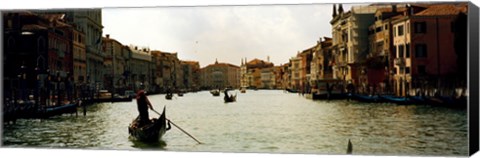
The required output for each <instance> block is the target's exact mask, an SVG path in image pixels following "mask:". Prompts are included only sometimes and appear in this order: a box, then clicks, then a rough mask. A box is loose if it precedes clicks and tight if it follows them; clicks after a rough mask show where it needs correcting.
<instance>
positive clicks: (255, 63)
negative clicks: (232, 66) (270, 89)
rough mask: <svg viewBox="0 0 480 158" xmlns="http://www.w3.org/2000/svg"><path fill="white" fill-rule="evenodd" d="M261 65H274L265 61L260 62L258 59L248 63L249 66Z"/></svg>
mask: <svg viewBox="0 0 480 158" xmlns="http://www.w3.org/2000/svg"><path fill="white" fill-rule="evenodd" d="M259 64H272V63H271V62H267V61H263V60H260V59H257V58H255V59H253V60H251V61H249V62H247V65H259Z"/></svg>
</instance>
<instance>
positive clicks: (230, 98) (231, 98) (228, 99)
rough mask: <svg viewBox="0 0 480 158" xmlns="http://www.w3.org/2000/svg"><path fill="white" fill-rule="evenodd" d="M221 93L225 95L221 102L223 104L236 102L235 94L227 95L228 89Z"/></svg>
mask: <svg viewBox="0 0 480 158" xmlns="http://www.w3.org/2000/svg"><path fill="white" fill-rule="evenodd" d="M223 93H224V94H225V97H223V100H225V103H229V102H234V101H236V100H237V94H235V95H228V89H225V91H224V92H223Z"/></svg>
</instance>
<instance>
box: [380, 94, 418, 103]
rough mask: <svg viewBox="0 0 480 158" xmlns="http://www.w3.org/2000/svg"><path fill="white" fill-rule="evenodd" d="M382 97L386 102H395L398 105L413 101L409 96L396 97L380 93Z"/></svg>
mask: <svg viewBox="0 0 480 158" xmlns="http://www.w3.org/2000/svg"><path fill="white" fill-rule="evenodd" d="M380 98H381V100H382V101H384V102H390V103H395V104H398V105H411V104H412V103H413V102H412V101H411V100H410V99H408V98H407V97H395V96H391V95H380Z"/></svg>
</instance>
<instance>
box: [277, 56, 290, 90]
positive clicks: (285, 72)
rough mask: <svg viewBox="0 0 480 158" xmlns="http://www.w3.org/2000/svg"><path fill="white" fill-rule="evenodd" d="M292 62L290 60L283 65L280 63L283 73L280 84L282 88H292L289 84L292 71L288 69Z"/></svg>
mask: <svg viewBox="0 0 480 158" xmlns="http://www.w3.org/2000/svg"><path fill="white" fill-rule="evenodd" d="M291 65H292V64H291V63H290V62H288V63H285V64H283V65H280V67H282V71H283V74H282V75H281V79H282V80H281V85H282V88H283V89H286V88H290V89H292V85H291V76H292V71H291V69H290V66H291Z"/></svg>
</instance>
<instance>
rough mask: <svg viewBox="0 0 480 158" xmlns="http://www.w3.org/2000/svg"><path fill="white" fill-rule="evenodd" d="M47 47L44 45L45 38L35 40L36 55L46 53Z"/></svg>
mask: <svg viewBox="0 0 480 158" xmlns="http://www.w3.org/2000/svg"><path fill="white" fill-rule="evenodd" d="M46 48H47V45H46V44H45V38H43V37H42V36H40V37H38V39H37V54H43V53H44V52H46V50H47V49H46Z"/></svg>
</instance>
